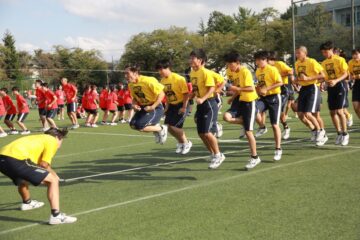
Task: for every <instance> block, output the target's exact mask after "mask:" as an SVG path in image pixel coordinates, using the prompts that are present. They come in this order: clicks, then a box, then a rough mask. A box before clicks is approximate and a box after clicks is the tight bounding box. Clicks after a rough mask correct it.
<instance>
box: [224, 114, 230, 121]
mask: <svg viewBox="0 0 360 240" xmlns="http://www.w3.org/2000/svg"><path fill="white" fill-rule="evenodd" d="M231 119H232V116H231V114H230V113H225V114H224V116H223V120H224V121H225V122H229V121H230V120H231Z"/></svg>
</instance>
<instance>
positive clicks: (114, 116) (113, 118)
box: [111, 111, 118, 123]
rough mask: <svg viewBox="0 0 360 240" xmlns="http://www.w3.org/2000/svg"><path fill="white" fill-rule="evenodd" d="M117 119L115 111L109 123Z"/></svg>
mask: <svg viewBox="0 0 360 240" xmlns="http://www.w3.org/2000/svg"><path fill="white" fill-rule="evenodd" d="M117 118H118V111H115V112H114V113H113V116H112V119H111V122H112V123H114V122H115V121H116V119H117Z"/></svg>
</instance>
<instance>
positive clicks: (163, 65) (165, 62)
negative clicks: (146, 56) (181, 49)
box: [155, 59, 172, 70]
mask: <svg viewBox="0 0 360 240" xmlns="http://www.w3.org/2000/svg"><path fill="white" fill-rule="evenodd" d="M171 65H172V64H171V61H170V59H162V60H159V61H157V63H156V65H155V69H156V70H161V69H167V68H170V67H171Z"/></svg>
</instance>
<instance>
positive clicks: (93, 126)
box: [91, 123, 99, 128]
mask: <svg viewBox="0 0 360 240" xmlns="http://www.w3.org/2000/svg"><path fill="white" fill-rule="evenodd" d="M91 127H92V128H97V127H99V126H98V125H96V124H95V123H94V124H91Z"/></svg>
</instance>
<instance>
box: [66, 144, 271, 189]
mask: <svg viewBox="0 0 360 240" xmlns="http://www.w3.org/2000/svg"><path fill="white" fill-rule="evenodd" d="M264 147H265V146H259V147H258V149H261V148H264ZM246 151H249V149H248V148H246V149H243V150H237V151H230V152H225V153H224V154H232V153H237V152H246ZM208 157H209V156H200V157H193V158H188V159H184V160H178V161H172V162H166V163H157V164H153V165H146V166H141V167H135V168H128V169H123V170H118V171H113V172H105V173H99V174H93V175H88V176H82V177H76V178H69V179H65V180H64V182H74V181H78V180H83V179H88V178H95V177H101V176H107V175H113V174H118V173H123V172H132V171H136V170H141V169H147V168H152V167H161V166H168V165H172V164H178V163H184V162H191V161H195V160H199V159H204V158H208Z"/></svg>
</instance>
